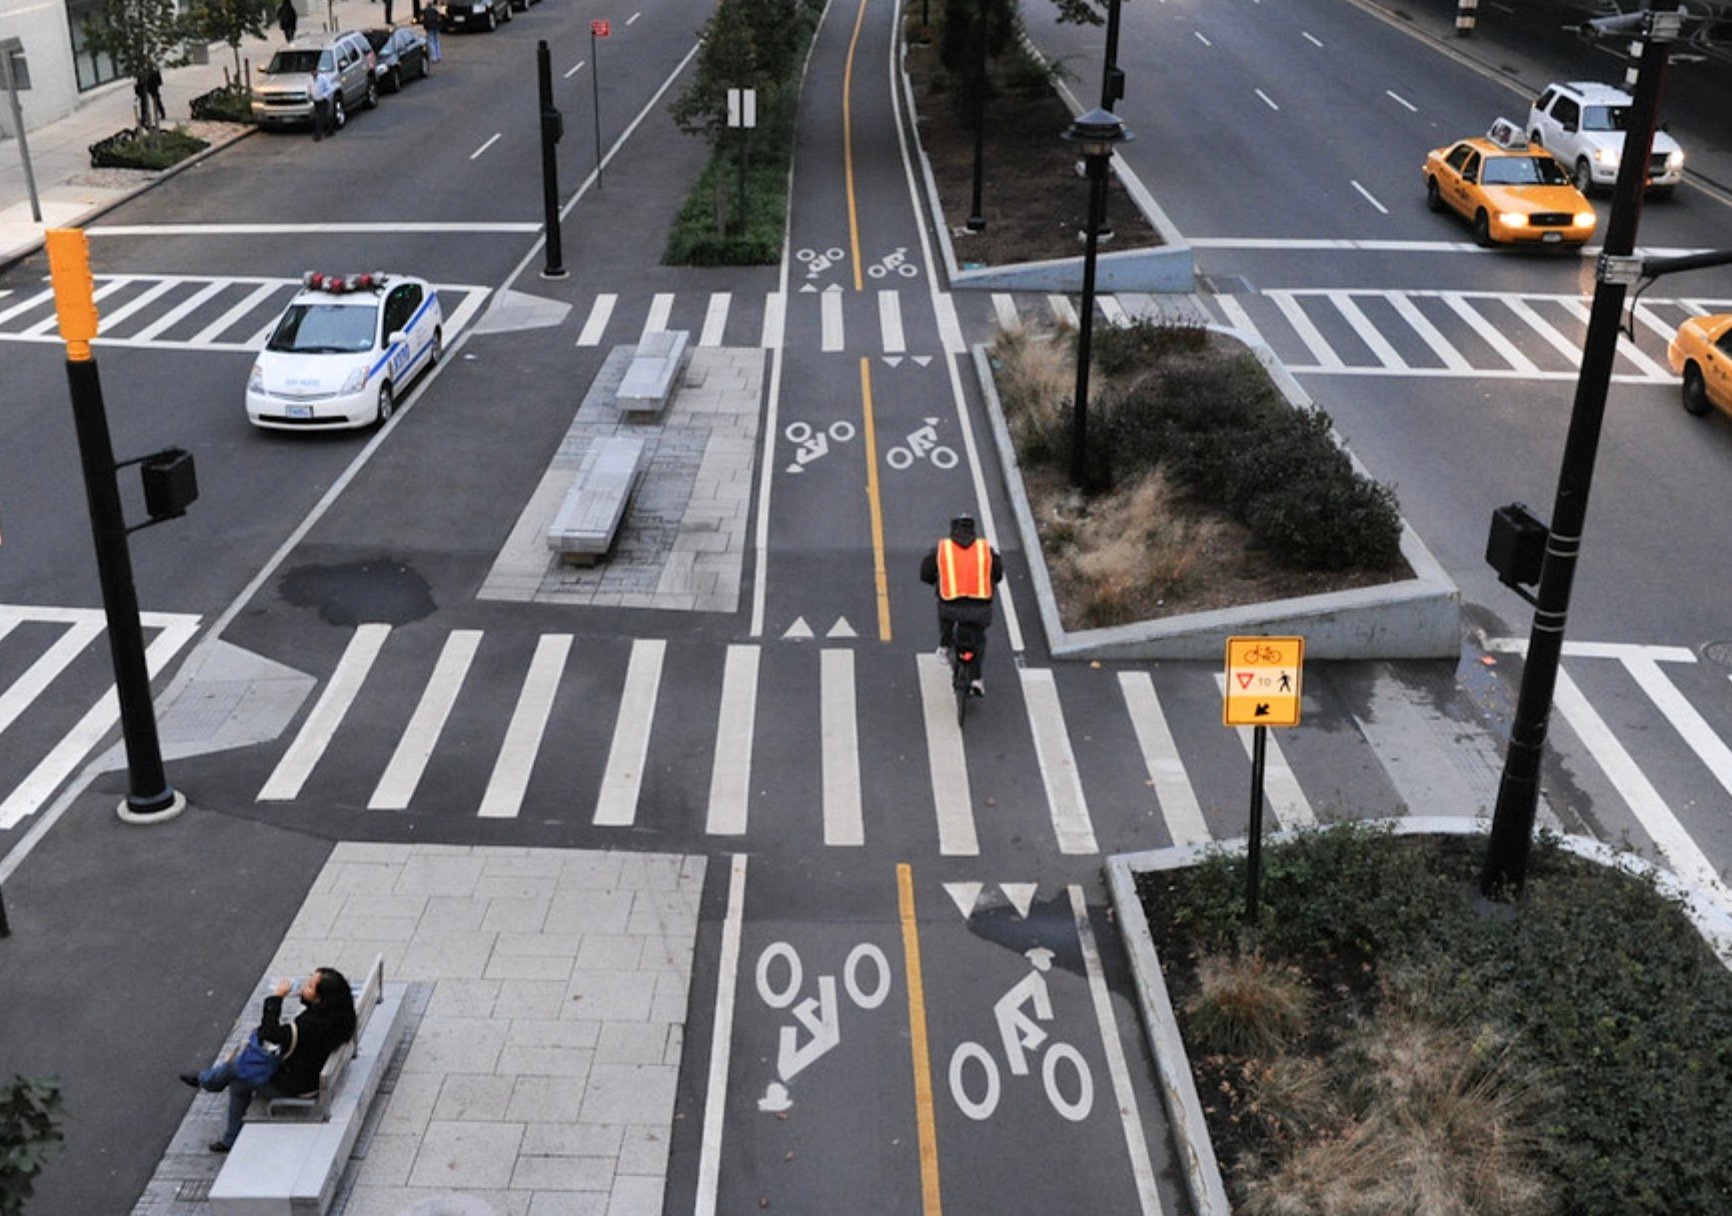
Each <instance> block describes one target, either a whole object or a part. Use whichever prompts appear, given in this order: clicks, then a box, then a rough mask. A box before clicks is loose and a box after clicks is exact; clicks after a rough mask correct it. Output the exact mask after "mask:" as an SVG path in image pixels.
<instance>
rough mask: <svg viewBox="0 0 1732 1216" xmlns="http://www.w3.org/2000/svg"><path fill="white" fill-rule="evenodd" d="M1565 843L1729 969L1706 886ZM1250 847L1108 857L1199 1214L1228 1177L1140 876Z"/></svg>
mask: <svg viewBox="0 0 1732 1216" xmlns="http://www.w3.org/2000/svg"><path fill="white" fill-rule="evenodd" d="M1365 822H1366V823H1367V825H1369V826H1387V827H1390V828H1392V829H1393V830H1394V832H1395V833H1396V834H1397V835H1400V836H1444V835H1455V836H1471V835H1481V834H1483V833H1484V832H1485V830H1486V827H1487V824H1486V823H1485V822H1484V821H1483V820H1480V819H1467V818H1462V817H1459V816H1443V815H1437V816H1418V817H1414V818H1407V819H1393V820H1366V821H1365ZM1297 835H1299V833H1297V832H1274V833H1271V834H1270V835H1269V836H1268V837H1267V841H1269V842H1278V841H1281V840H1290V839H1292V838H1293V837H1295V836H1297ZM1560 844H1561V846H1562V847H1563V848H1564V849H1566V850H1567V851H1568V852H1570V853H1573V854H1575V855H1576V856H1578V857H1581V858H1584V859H1586V860H1588V861H1592V862H1596V863H1598V864H1600V865H1603V866H1609V867H1612V868H1615V869H1619V870H1623V871H1624V872H1626V873H1629V874H1634V875H1638V876H1643V877H1652V878H1653V879H1654V880H1655V884H1656V886H1657V887H1658V889H1659V890H1660V891H1661V892H1662V893H1663V894H1666V895H1669V896H1672V897H1675V898H1677V899H1679V900H1681V901H1682V903H1683V905H1684V908H1685V910H1686V912H1687V913H1688V915H1689V917H1690V922H1691V923H1692V924H1693V925H1695V927H1696V931H1697V932H1698V933H1700V934H1701V935H1702V940H1703V941H1704V942H1705V943H1707V945H1708V948H1709V949H1711V950H1713V951H1714V953H1715V955H1716V956H1717V957H1718V958H1719V959H1720V963H1721V965H1722V966H1724V967H1726V968H1727V969H1728V970H1732V915H1729V914H1728V913H1727V911H1726V909H1724V908H1722V907H1721V906H1720V905H1719V904H1717V903H1716V902H1714V900H1713V899H1711V898H1710V897H1709V896H1708V895H1707V894H1706V893H1705V892H1703V891H1701V890H1699V889H1697V888H1695V887H1692V886H1690V885H1688V884H1686V883H1684V882H1683V881H1682V880H1681V879H1679V878H1678V877H1677V876H1676V875H1674V874H1672V873H1671V872H1670V871H1668V870H1665V869H1662V868H1661V867H1659V866H1657V865H1655V864H1653V863H1652V862H1649V861H1645V860H1643V859H1642V858H1640V857H1637V856H1635V855H1634V854H1631V853H1624V852H1620V851H1618V850H1617V849H1614V848H1611V847H1610V846H1608V845H1605V844H1602V843H1601V842H1600V841H1598V840H1594V839H1591V838H1589V837H1585V836H1563V837H1561V838H1560ZM1245 846H1246V842H1245V841H1244V840H1243V839H1237V840H1223V841H1216V842H1212V843H1209V844H1196V845H1179V846H1176V847H1174V848H1170V849H1154V850H1150V851H1147V852H1141V853H1118V854H1115V855H1113V856H1110V857H1108V858H1107V859H1106V879H1107V893H1108V895H1109V897H1110V898H1111V899H1112V905H1113V915H1114V917H1115V919H1116V920H1117V922H1118V925H1119V934H1120V937H1121V939H1122V940H1123V942H1124V946H1125V953H1126V955H1127V956H1128V957H1129V959H1130V964H1131V975H1132V979H1133V981H1134V982H1135V984H1136V989H1137V1004H1138V1008H1139V1011H1140V1012H1141V1014H1142V1020H1143V1033H1144V1035H1145V1036H1146V1037H1147V1039H1148V1044H1149V1051H1150V1052H1151V1053H1152V1054H1153V1055H1154V1057H1155V1066H1156V1070H1157V1073H1158V1075H1159V1077H1160V1080H1161V1096H1162V1098H1163V1099H1164V1100H1165V1102H1166V1105H1167V1117H1168V1121H1169V1123H1171V1125H1172V1128H1173V1142H1174V1147H1175V1148H1176V1149H1177V1150H1178V1156H1179V1164H1180V1168H1181V1169H1182V1170H1183V1171H1184V1174H1185V1186H1186V1188H1187V1190H1188V1191H1189V1193H1190V1197H1191V1204H1192V1207H1193V1209H1194V1210H1195V1216H1229V1213H1230V1212H1231V1210H1232V1209H1231V1208H1230V1207H1229V1205H1228V1203H1227V1188H1226V1184H1225V1183H1224V1182H1223V1181H1222V1179H1221V1169H1220V1164H1219V1162H1218V1161H1217V1160H1216V1158H1215V1149H1214V1145H1213V1144H1212V1143H1211V1142H1210V1140H1209V1128H1208V1124H1207V1122H1206V1121H1205V1119H1204V1117H1203V1106H1202V1102H1201V1101H1200V1100H1199V1099H1198V1096H1197V1087H1196V1083H1195V1081H1194V1080H1193V1079H1192V1075H1191V1063H1190V1057H1189V1056H1188V1055H1187V1054H1186V1053H1185V1047H1184V1040H1183V1038H1182V1037H1181V1036H1180V1034H1179V1024H1178V1019H1177V1018H1176V1017H1175V1016H1174V1014H1173V1003H1172V999H1171V996H1170V995H1169V993H1168V992H1167V984H1166V980H1165V979H1164V978H1163V976H1162V975H1161V964H1160V958H1159V956H1158V955H1157V954H1156V952H1155V945H1154V940H1153V938H1152V937H1151V936H1150V934H1149V924H1148V920H1147V918H1146V917H1144V915H1143V905H1142V901H1141V900H1139V899H1138V898H1137V885H1136V880H1137V876H1138V875H1139V874H1151V873H1159V872H1161V871H1165V870H1182V869H1185V868H1186V867H1188V866H1192V865H1195V864H1196V863H1197V862H1198V861H1199V860H1200V859H1201V858H1202V857H1203V856H1205V855H1207V854H1208V853H1211V852H1216V851H1219V852H1227V853H1240V852H1243V851H1244V849H1245Z"/></svg>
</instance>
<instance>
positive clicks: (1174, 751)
mask: <svg viewBox="0 0 1732 1216" xmlns="http://www.w3.org/2000/svg"><path fill="white" fill-rule="evenodd" d="M1119 691H1120V692H1121V693H1123V694H1124V698H1125V710H1126V712H1128V713H1129V714H1130V718H1131V729H1132V730H1134V731H1135V732H1136V735H1137V747H1138V748H1139V749H1140V750H1141V751H1142V753H1143V767H1144V768H1146V769H1147V770H1148V773H1149V780H1150V782H1152V783H1153V786H1154V790H1155V801H1156V802H1158V803H1159V804H1160V807H1161V816H1162V818H1164V819H1165V820H1166V821H1167V835H1168V836H1170V837H1171V838H1172V841H1173V843H1174V844H1205V843H1207V842H1208V841H1209V840H1210V839H1212V837H1211V836H1210V834H1209V825H1208V823H1207V822H1205V821H1204V819H1203V808H1202V807H1201V806H1200V805H1198V803H1197V791H1196V788H1195V787H1194V786H1192V784H1191V778H1190V774H1188V773H1187V772H1185V761H1184V758H1183V757H1182V756H1181V755H1180V754H1179V745H1178V744H1177V743H1176V742H1175V741H1174V740H1173V732H1172V730H1171V729H1170V728H1169V727H1168V726H1167V717H1166V715H1165V714H1164V713H1162V712H1161V703H1160V700H1159V699H1158V698H1157V697H1156V696H1155V681H1154V677H1152V676H1151V675H1149V673H1148V672H1146V671H1121V672H1120V673H1119Z"/></svg>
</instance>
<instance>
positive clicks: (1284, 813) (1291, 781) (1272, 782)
mask: <svg viewBox="0 0 1732 1216" xmlns="http://www.w3.org/2000/svg"><path fill="white" fill-rule="evenodd" d="M1215 686H1216V687H1217V688H1219V689H1220V690H1221V695H1222V696H1226V695H1227V673H1226V672H1223V671H1217V672H1216V673H1215ZM1233 729H1234V730H1235V731H1237V732H1238V735H1239V742H1241V743H1243V744H1244V745H1245V755H1246V757H1247V758H1249V757H1250V755H1251V750H1252V741H1253V732H1254V731H1256V729H1257V728H1256V727H1255V726H1235V727H1234V728H1233ZM1264 729H1265V730H1267V729H1268V728H1267V727H1265V728H1264ZM1279 734H1280V732H1279V731H1275V732H1272V733H1271V734H1270V735H1269V737H1268V739H1267V740H1266V742H1267V746H1266V747H1265V748H1264V751H1263V796H1264V799H1265V800H1266V805H1267V806H1268V808H1269V809H1270V810H1271V811H1273V812H1275V819H1276V821H1277V822H1278V824H1279V825H1280V826H1281V827H1282V828H1284V829H1286V830H1288V831H1292V830H1293V829H1294V828H1309V827H1315V826H1317V813H1316V812H1315V811H1313V810H1312V809H1311V801H1310V799H1308V798H1306V797H1305V791H1304V790H1302V789H1300V788H1299V778H1297V777H1295V776H1294V775H1293V770H1292V768H1291V767H1290V766H1289V765H1288V764H1287V757H1286V756H1284V755H1283V754H1282V753H1281V745H1280V744H1279V743H1277V742H1276V741H1275V739H1276V737H1277V735H1279Z"/></svg>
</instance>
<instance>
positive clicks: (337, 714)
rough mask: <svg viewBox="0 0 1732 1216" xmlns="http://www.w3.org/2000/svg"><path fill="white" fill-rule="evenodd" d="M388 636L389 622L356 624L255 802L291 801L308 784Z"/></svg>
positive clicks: (389, 634)
mask: <svg viewBox="0 0 1732 1216" xmlns="http://www.w3.org/2000/svg"><path fill="white" fill-rule="evenodd" d="M390 636H391V626H389V625H380V624H367V625H359V626H357V627H356V629H355V634H354V636H353V637H351V638H350V639H349V644H348V645H347V646H345V647H344V648H343V657H342V658H340V659H338V660H337V667H336V670H334V671H333V672H331V679H330V681H329V682H328V683H327V684H326V685H325V691H324V692H322V693H320V694H319V700H318V703H317V704H315V705H314V706H313V710H312V712H311V713H309V714H308V715H307V718H306V721H304V722H302V723H301V729H300V732H299V733H298V734H297V735H296V736H295V741H294V742H293V743H291V744H289V750H288V751H286V752H284V753H283V758H282V759H281V760H279V761H277V767H276V768H275V769H274V770H273V771H272V773H271V775H270V777H269V778H267V779H266V781H265V784H264V786H263V788H261V789H260V790H259V794H258V801H260V802H290V801H293V800H294V799H295V798H298V797H299V796H300V793H301V787H302V786H304V785H305V784H306V783H307V778H308V777H310V776H311V775H312V772H313V766H314V765H316V764H318V762H319V758H320V757H321V756H323V755H324V754H325V749H326V748H327V747H329V746H330V743H331V737H332V736H333V735H335V734H336V733H337V728H338V727H340V726H341V725H342V724H343V718H344V717H345V716H347V714H348V712H349V707H350V706H351V705H353V704H354V703H355V697H356V695H357V694H359V693H360V691H361V685H362V684H363V683H365V682H366V679H367V673H368V672H369V671H371V670H372V668H373V661H374V660H375V659H377V658H378V657H379V651H380V650H381V649H382V648H383V647H384V645H385V639H386V638H388V637H390Z"/></svg>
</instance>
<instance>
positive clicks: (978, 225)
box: [968, 215, 986, 232]
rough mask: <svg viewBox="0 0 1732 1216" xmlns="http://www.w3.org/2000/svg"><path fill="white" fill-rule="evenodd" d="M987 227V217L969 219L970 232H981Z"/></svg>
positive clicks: (980, 216) (979, 216)
mask: <svg viewBox="0 0 1732 1216" xmlns="http://www.w3.org/2000/svg"><path fill="white" fill-rule="evenodd" d="M985 227H986V217H985V216H984V215H971V216H969V217H968V230H969V231H970V232H979V231H980V230H981V229H983V228H985Z"/></svg>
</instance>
